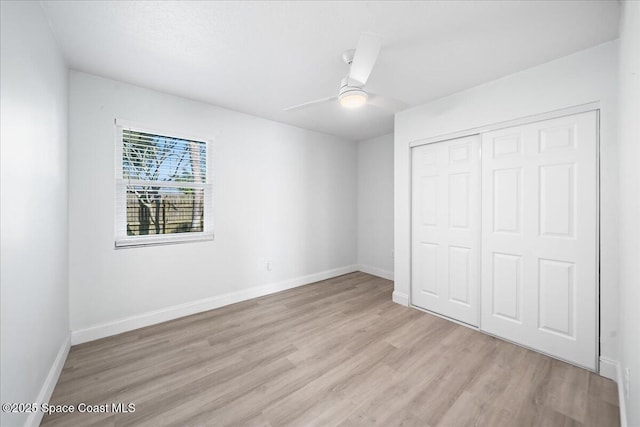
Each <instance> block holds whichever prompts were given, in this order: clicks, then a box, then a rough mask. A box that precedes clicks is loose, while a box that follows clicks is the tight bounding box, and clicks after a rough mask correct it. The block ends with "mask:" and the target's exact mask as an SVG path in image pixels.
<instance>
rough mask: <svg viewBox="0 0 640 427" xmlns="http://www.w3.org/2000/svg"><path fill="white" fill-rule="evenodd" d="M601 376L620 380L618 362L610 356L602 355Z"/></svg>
mask: <svg viewBox="0 0 640 427" xmlns="http://www.w3.org/2000/svg"><path fill="white" fill-rule="evenodd" d="M599 373H600V376H602V377H605V378H609V379H610V380H613V381H616V382H617V381H618V362H616V361H615V360H613V359H609V358H608V357H600V371H599Z"/></svg>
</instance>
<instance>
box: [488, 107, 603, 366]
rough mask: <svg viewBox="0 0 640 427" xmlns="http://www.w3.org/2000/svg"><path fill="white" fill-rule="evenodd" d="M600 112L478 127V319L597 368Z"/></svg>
mask: <svg viewBox="0 0 640 427" xmlns="http://www.w3.org/2000/svg"><path fill="white" fill-rule="evenodd" d="M596 162H597V114H596V112H595V111H592V112H586V113H581V114H576V115H572V116H567V117H561V118H557V119H552V120H546V121H541V122H536V123H532V124H527V125H524V126H518V127H513V128H508V129H502V130H498V131H494V132H488V133H485V134H483V135H482V291H481V293H482V301H481V303H482V310H481V311H482V315H481V329H483V330H485V331H487V332H489V333H491V334H494V335H496V336H500V337H503V338H506V339H508V340H511V341H514V342H516V343H520V344H522V345H525V346H527V347H531V348H533V349H536V350H539V351H542V352H544V353H547V354H549V355H552V356H555V357H558V358H561V359H564V360H567V361H569V362H572V363H575V364H577V365H581V366H584V367H586V368H589V369H592V370H595V367H596V339H597V338H596V322H597V318H596V313H597V259H598V256H597V163H596Z"/></svg>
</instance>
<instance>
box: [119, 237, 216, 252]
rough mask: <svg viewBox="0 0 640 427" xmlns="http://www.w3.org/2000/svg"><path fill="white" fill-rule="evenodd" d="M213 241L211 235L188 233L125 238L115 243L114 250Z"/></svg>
mask: <svg viewBox="0 0 640 427" xmlns="http://www.w3.org/2000/svg"><path fill="white" fill-rule="evenodd" d="M207 240H213V233H189V234H173V235H160V236H147V237H141V236H138V237H126V238H122V239H117V240H116V241H115V249H126V248H136V247H143V246H160V245H173V244H177V243H191V242H202V241H207Z"/></svg>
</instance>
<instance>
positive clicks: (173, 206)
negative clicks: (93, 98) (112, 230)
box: [115, 121, 213, 247]
mask: <svg viewBox="0 0 640 427" xmlns="http://www.w3.org/2000/svg"><path fill="white" fill-rule="evenodd" d="M210 154H211V153H210V144H209V143H208V142H206V141H204V140H198V139H191V138H181V137H178V136H171V135H167V134H165V133H159V132H155V131H150V130H145V129H142V128H139V127H135V126H128V125H126V124H124V123H123V122H121V121H116V165H117V167H116V203H115V206H116V239H115V245H116V247H121V246H135V245H148V244H163V243H172V242H184V241H193V240H203V239H212V238H213V224H212V222H213V221H212V185H211V178H210V176H211V167H210Z"/></svg>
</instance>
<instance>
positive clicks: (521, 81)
mask: <svg viewBox="0 0 640 427" xmlns="http://www.w3.org/2000/svg"><path fill="white" fill-rule="evenodd" d="M617 58H618V45H617V42H609V43H605V44H602V45H599V46H596V47H593V48H591V49H587V50H584V51H581V52H578V53H575V54H573V55H569V56H566V57H564V58H560V59H557V60H555V61H552V62H549V63H546V64H542V65H540V66H537V67H534V68H530V69H528V70H525V71H522V72H519V73H516V74H512V75H510V76H507V77H504V78H501V79H498V80H495V81H493V82H490V83H487V84H484V85H481V86H476V87H474V88H472V89H468V90H466V91H463V92H459V93H457V94H454V95H451V96H448V97H446V98H442V99H440V100H437V101H434V102H431V103H429V104H425V105H422V106H419V107H415V108H412V109H410V110H407V111H403V112H401V113H399V114H397V115H396V121H395V152H394V159H395V160H394V161H395V185H394V187H395V202H394V205H395V220H394V223H395V293H394V299H395V300H396V301H398V302H403V301H406V299H407V296H408V294H409V283H410V282H409V274H410V268H409V261H410V240H409V234H410V220H409V218H410V216H409V213H410V196H409V185H410V170H409V159H410V150H409V143H410V142H412V141H416V140H419V139H424V138H429V137H435V136H439V135H446V134H449V133H453V132H457V131H462V130H465V129H471V128H476V127H480V126H484V125H490V124H496V123H500V122H503V121H507V120H512V119H516V118H520V117H526V116H530V115H535V114H539V113H544V112H548V111H553V110H558V109H562V108H567V107H572V106H576V105H580V104H585V103H589V102H594V101H599V102H600V108H601V116H600V125H601V128H600V147H601V156H600V169H601V202H600V204H601V212H600V219H601V230H600V236H601V272H600V281H601V294H600V303H601V310H600V312H601V356H604V357H607V358H612V359H616V357H617V342H616V334H617V331H618V315H617V313H618V261H617V260H618V244H617V238H618V229H617V221H618V210H617V206H618V189H617V185H618V173H617V171H618V168H617V158H618V157H617V144H616V141H617V135H616V134H617V125H618V123H617V108H618V105H617V89H618V87H617V60H618V59H617Z"/></svg>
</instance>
